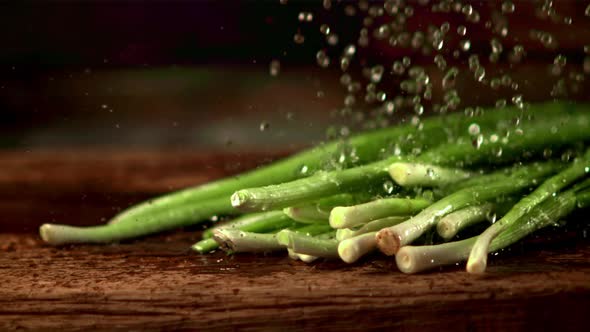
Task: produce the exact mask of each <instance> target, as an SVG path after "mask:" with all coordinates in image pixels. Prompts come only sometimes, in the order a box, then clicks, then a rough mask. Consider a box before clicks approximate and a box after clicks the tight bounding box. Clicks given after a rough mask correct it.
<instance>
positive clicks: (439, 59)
mask: <svg viewBox="0 0 590 332" xmlns="http://www.w3.org/2000/svg"><path fill="white" fill-rule="evenodd" d="M434 64H436V66H437V67H438V69H440V70H445V69H446V68H447V62H446V61H445V58H444V57H443V56H442V55H441V54H437V55H436V56H435V57H434Z"/></svg>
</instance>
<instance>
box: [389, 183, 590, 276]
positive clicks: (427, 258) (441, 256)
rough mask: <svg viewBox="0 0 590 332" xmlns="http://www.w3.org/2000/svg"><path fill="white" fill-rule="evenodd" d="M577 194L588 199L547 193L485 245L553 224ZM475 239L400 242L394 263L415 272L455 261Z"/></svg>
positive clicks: (572, 204)
mask: <svg viewBox="0 0 590 332" xmlns="http://www.w3.org/2000/svg"><path fill="white" fill-rule="evenodd" d="M580 198H581V199H583V200H584V201H585V202H590V195H589V197H588V198H586V196H585V195H582V196H578V197H576V196H575V195H574V194H573V193H572V192H566V193H563V194H560V195H558V196H556V197H550V198H549V199H547V200H545V201H544V202H543V203H541V204H539V205H537V206H535V207H534V208H533V209H532V210H530V212H527V213H526V214H525V215H523V216H521V217H520V218H519V219H518V220H517V222H515V223H513V224H511V225H510V226H509V227H508V228H507V229H505V230H504V231H503V232H501V233H500V234H499V235H498V237H496V238H495V239H494V240H493V241H492V243H491V245H490V246H488V247H487V248H486V249H487V250H488V252H494V251H497V250H500V249H503V248H506V247H508V246H509V245H511V244H513V243H515V242H516V241H518V240H520V239H522V238H523V237H525V236H527V235H528V234H530V233H532V232H534V231H536V230H538V229H540V228H543V227H546V226H549V225H553V224H555V223H556V222H557V221H558V220H559V219H560V218H563V217H564V216H566V215H568V214H569V213H570V212H571V211H572V210H573V209H574V208H575V206H576V201H579V199H580ZM476 240H477V237H472V238H469V239H466V240H462V241H457V242H448V243H444V244H438V245H431V246H404V247H402V248H401V249H400V250H399V251H398V253H397V254H396V257H395V259H396V263H397V266H398V268H399V269H400V271H402V272H404V273H417V272H420V271H424V270H427V269H431V268H434V267H437V266H442V265H448V264H453V263H457V262H460V261H463V260H465V259H467V258H468V257H469V253H470V252H471V250H472V247H473V245H474V244H475V242H476Z"/></svg>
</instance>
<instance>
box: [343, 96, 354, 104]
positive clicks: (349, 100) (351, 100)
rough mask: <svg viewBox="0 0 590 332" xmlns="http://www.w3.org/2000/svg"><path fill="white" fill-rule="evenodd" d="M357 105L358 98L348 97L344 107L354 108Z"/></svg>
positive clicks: (345, 99)
mask: <svg viewBox="0 0 590 332" xmlns="http://www.w3.org/2000/svg"><path fill="white" fill-rule="evenodd" d="M355 103H356V98H355V97H354V95H347V96H346V97H345V98H344V106H348V107H350V106H353V105H354V104H355Z"/></svg>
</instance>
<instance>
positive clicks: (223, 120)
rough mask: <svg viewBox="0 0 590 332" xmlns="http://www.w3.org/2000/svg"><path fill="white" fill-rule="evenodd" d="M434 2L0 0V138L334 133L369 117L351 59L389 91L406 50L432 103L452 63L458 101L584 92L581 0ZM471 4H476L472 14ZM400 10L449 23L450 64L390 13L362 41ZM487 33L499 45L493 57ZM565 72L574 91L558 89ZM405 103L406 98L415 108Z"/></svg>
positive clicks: (192, 142) (422, 26) (269, 139)
mask: <svg viewBox="0 0 590 332" xmlns="http://www.w3.org/2000/svg"><path fill="white" fill-rule="evenodd" d="M439 2H440V1H436V2H435V1H427V0H418V1H337V0H332V1H326V0H316V1H311V0H306V1H294V0H288V1H287V0H264V1H248V0H242V1H238V0H225V1H213V0H211V1H209V0H195V1H164V0H151V1H123V0H119V1H98V0H97V1H66V0H61V1H55V0H44V1H27V0H21V1H3V2H1V3H0V41H1V43H2V47H1V49H2V51H1V52H0V119H1V120H0V132H1V133H2V134H1V135H0V148H4V149H37V148H45V147H50V148H68V147H90V146H92V147H95V146H98V147H117V148H126V147H130V148H136V147H146V148H150V149H167V148H198V149H205V150H208V149H215V150H218V149H226V150H228V151H240V150H242V149H245V150H252V149H256V150H261V149H262V150H265V149H271V150H272V149H293V148H298V147H301V146H305V145H308V144H310V143H314V142H317V141H319V140H322V139H324V138H326V135H327V134H326V133H327V132H330V130H328V129H329V127H331V130H332V131H334V128H336V129H340V130H336V131H337V132H340V133H342V132H344V133H347V132H348V131H347V130H341V129H342V128H345V129H346V127H340V126H341V125H344V124H348V125H351V126H354V123H352V124H351V122H354V121H353V120H351V119H356V121H357V122H359V121H362V120H363V119H364V116H363V115H362V114H360V116H359V114H356V116H354V117H351V116H350V114H351V112H350V110H349V109H350V108H354V109H370V108H374V107H375V106H374V105H371V103H365V102H360V101H359V100H362V98H363V95H362V94H361V95H360V96H359V95H358V94H357V95H356V102H351V99H350V98H348V99H347V97H348V96H349V95H351V92H350V91H351V89H353V88H354V87H352V88H351V84H349V82H344V83H343V84H341V83H342V82H343V78H342V74H343V72H345V71H347V72H350V73H357V74H358V75H357V77H360V78H359V79H358V81H359V82H360V83H362V85H361V87H362V88H363V89H364V88H366V85H367V84H368V83H367V82H370V78H367V76H368V75H370V73H369V74H367V69H370V68H373V66H375V64H382V65H383V66H384V68H385V69H386V70H385V74H384V78H383V81H382V82H381V86H382V89H383V91H384V92H386V93H388V94H389V95H391V96H393V95H401V96H409V94H408V93H407V91H402V90H400V89H399V88H398V85H399V84H398V83H399V80H397V81H396V74H395V73H393V72H392V70H393V69H390V68H392V65H395V61H401V60H402V59H403V57H404V56H408V57H410V58H411V60H412V65H414V64H418V65H420V66H422V67H423V68H426V70H427V71H429V72H431V73H432V74H431V75H430V78H431V80H432V81H433V82H435V84H434V85H433V86H434V88H433V91H432V94H433V97H432V100H433V101H427V102H425V103H423V104H424V106H425V108H426V113H428V112H431V111H432V109H433V107H432V105H433V104H435V103H436V100H443V99H444V98H445V97H446V95H445V94H444V93H443V92H444V91H441V89H440V88H438V86H439V85H440V84H439V83H440V82H441V81H442V79H443V76H444V75H445V73H446V71H447V70H448V68H450V67H451V66H453V65H454V66H457V67H458V68H459V69H460V72H461V73H466V74H461V75H459V77H458V78H457V81H456V82H454V85H455V86H456V90H457V91H458V92H459V95H460V96H461V102H460V104H459V107H458V108H461V107H465V106H472V105H482V106H488V105H491V106H494V105H498V101H499V100H500V104H501V101H502V100H504V101H505V103H506V102H507V103H508V104H510V102H511V100H513V99H514V98H516V97H518V96H521V97H524V98H525V100H526V101H535V100H548V99H552V98H556V97H560V98H570V99H582V100H588V98H589V95H590V94H589V93H588V91H590V90H588V83H587V81H588V79H587V78H586V76H585V75H584V74H585V70H586V69H585V68H584V66H585V61H589V60H587V59H588V53H585V52H590V17H588V16H587V15H590V14H588V13H586V11H587V5H588V4H587V3H586V2H587V1H574V0H571V1H570V0H568V1H552V2H551V1H533V0H530V1H528V0H527V1H513V2H509V1H470V2H465V4H469V8H467V7H465V6H466V5H465V4H464V5H459V6H458V7H457V8H458V11H457V10H454V9H453V8H454V7H453V6H454V5H455V4H457V3H458V2H456V1H455V2H453V1H442V2H440V3H446V4H447V7H448V8H447V11H445V10H444V8H443V7H442V5H441V8H440V10H438V9H437V10H432V8H433V7H432V6H433V4H435V3H439ZM404 3H409V4H411V5H412V11H411V12H409V11H407V10H406V11H402V10H401V8H402V7H403V6H401V7H400V12H399V13H398V14H396V15H393V16H391V15H390V16H388V15H382V16H379V15H372V14H371V10H372V9H371V8H373V7H379V8H385V10H386V11H387V10H390V11H391V10H393V9H391V8H392V7H391V6H395V5H400V4H401V5H403V4H404ZM388 5H389V7H387V6H388ZM510 5H512V10H511V9H510ZM514 7H515V8H516V9H514ZM449 8H450V9H449ZM465 8H467V9H465ZM470 8H471V9H470ZM470 10H471V11H477V14H478V17H477V19H478V21H477V22H475V21H474V17H473V16H474V15H473V13H472V12H471V11H470ZM309 15H312V16H309ZM401 16H403V21H404V22H402V23H403V25H404V26H405V27H407V30H408V31H414V30H423V31H429V30H428V28H429V27H431V26H436V27H437V28H438V27H441V26H443V25H444V24H445V23H447V24H448V25H449V26H448V27H449V29H447V30H450V32H449V36H451V34H452V36H451V37H449V38H448V39H447V44H446V45H445V46H444V49H443V51H441V53H442V54H444V55H445V59H446V69H445V70H440V71H436V66H438V64H436V63H435V62H434V61H433V57H434V53H433V52H432V49H431V50H430V51H428V50H427V49H426V47H418V48H412V47H405V48H404V47H397V46H392V42H391V40H392V39H391V38H393V37H392V36H394V35H395V37H396V38H397V40H398V41H399V43H398V41H396V43H398V44H399V45H401V44H403V40H402V39H403V38H405V37H408V36H405V37H404V36H402V34H403V31H397V32H396V31H395V28H393V30H392V31H391V32H387V36H385V37H388V38H374V40H373V39H372V40H371V43H369V44H368V45H365V46H364V47H361V46H360V44H362V41H360V38H361V37H362V36H363V27H368V29H367V31H368V32H369V34H370V35H371V36H374V33H375V31H377V30H378V28H379V26H380V24H382V23H383V22H396V20H397V21H399V20H400V19H399V17H401ZM391 17H396V18H395V19H392V18H391ZM368 18H369V21H368ZM487 22H490V24H489V26H488V24H487ZM326 26H327V27H328V28H329V29H331V32H326V29H325V28H326ZM392 26H393V25H392ZM461 27H465V28H467V31H468V34H467V37H469V39H468V41H469V42H470V45H469V47H467V49H468V52H463V51H462V52H461V53H460V54H459V53H457V54H458V55H455V54H454V53H453V52H454V51H455V49H458V48H464V47H465V44H464V40H465V38H463V37H461V35H462V34H461V33H460V31H459V30H460V29H461ZM505 27H508V28H509V30H508V33H507V35H502V34H503V32H502V29H503V28H505ZM456 31H457V32H456ZM396 34H397V35H396ZM390 35H391V36H390ZM334 36H335V37H334ZM412 36H413V35H411V34H410V35H409V37H408V38H410V37H412ZM328 37H329V38H328ZM381 37H383V36H381ZM426 37H427V40H428V37H429V35H427V36H426ZM330 38H332V39H330ZM334 38H336V39H334ZM493 38H498V39H500V40H501V42H502V48H503V50H501V51H500V53H499V54H500V56H499V58H498V59H497V60H496V61H495V62H494V63H491V62H490V61H489V60H487V57H488V54H489V53H490V52H492V51H493V50H491V49H493V48H494V45H493V44H492V45H490V41H491V40H492V39H493ZM410 39H411V38H410ZM387 40H389V41H390V42H389V44H388V43H387V42H386V41H387ZM412 40H413V39H412ZM428 41H429V40H428ZM351 44H353V45H356V47H357V48H358V52H357V54H358V56H359V57H358V58H355V61H356V62H354V63H352V64H351V65H350V68H347V69H346V70H344V71H343V70H342V69H341V67H342V66H343V65H342V64H341V63H339V54H340V53H341V52H343V50H345V49H346V47H347V46H348V45H351ZM399 45H398V46H399ZM587 45H588V46H587ZM515 46H523V48H524V53H523V54H526V56H525V57H524V60H522V59H521V60H520V61H518V62H517V63H514V61H513V62H511V60H510V54H511V52H513V51H514V49H515ZM585 46H587V49H585ZM361 48H362V50H361ZM418 49H419V50H418ZM318 51H324V53H321V54H318ZM457 52H459V51H457ZM323 54H327V56H331V57H332V61H331V63H330V64H326V63H323V62H322V61H323V59H320V55H323ZM472 54H480V55H481V57H480V62H481V63H482V64H483V65H484V66H487V67H486V70H487V72H486V75H487V76H485V80H486V81H487V87H484V88H483V89H479V88H478V85H477V82H476V81H477V79H476V80H474V78H473V74H471V73H470V72H469V68H468V67H469V66H470V64H469V56H470V55H472ZM558 56H563V57H565V58H566V60H567V61H566V63H561V62H560V61H561V60H559V59H560V58H557V57H558ZM318 63H319V64H320V65H318ZM556 63H558V64H556ZM587 65H588V66H589V68H590V62H588V64H587ZM555 66H558V67H559V68H557V69H556V68H555ZM321 67H327V68H321ZM439 67H440V66H439ZM363 69H365V71H364V72H363ZM552 70H553V72H552ZM555 70H559V73H558V75H555V72H554V71H555ZM587 70H588V71H590V69H587ZM508 74H509V75H510V81H511V82H518V86H517V88H516V89H514V87H513V86H512V88H511V87H510V86H511V84H507V85H506V84H504V85H501V87H500V88H494V89H492V88H490V84H491V83H490V82H491V81H489V80H488V79H489V78H490V79H491V77H492V76H493V75H496V76H497V77H498V79H499V78H500V77H501V76H502V75H508ZM578 74H579V75H578ZM363 75H364V76H363ZM398 76H399V75H398ZM353 78H354V75H353ZM363 80H364V81H363ZM560 80H562V82H561V83H560V82H559V81H560ZM474 82H475V83H474ZM353 83H354V82H353ZM394 83H395V84H394ZM484 83H485V82H484ZM347 84H348V86H347ZM559 84H561V85H562V87H564V86H565V87H566V88H567V89H566V90H567V91H565V92H564V91H561V92H559V91H558V92H555V89H556V85H559ZM343 85H344V87H343ZM558 88H559V86H558ZM367 89H368V88H367ZM353 90H354V89H353ZM361 92H362V91H361ZM365 97H366V96H365ZM517 99H518V98H517ZM396 102H398V104H400V105H401V104H403V103H404V101H403V100H401V101H399V100H397V101H396ZM373 104H374V103H373ZM406 106H407V105H406ZM343 107H344V109H343ZM398 108H399V109H400V111H399V112H398V113H396V114H404V112H406V111H407V110H405V108H403V107H398ZM367 114H370V113H367ZM344 115H345V116H344ZM390 115H391V114H390ZM398 118H401V117H397V115H396V116H395V119H398ZM395 119H394V120H393V122H396V121H397V120H395Z"/></svg>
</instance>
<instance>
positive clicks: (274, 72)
mask: <svg viewBox="0 0 590 332" xmlns="http://www.w3.org/2000/svg"><path fill="white" fill-rule="evenodd" d="M280 70H281V63H280V62H279V61H278V60H272V61H271V62H270V66H269V72H270V76H273V77H276V76H278V75H279V72H280Z"/></svg>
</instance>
